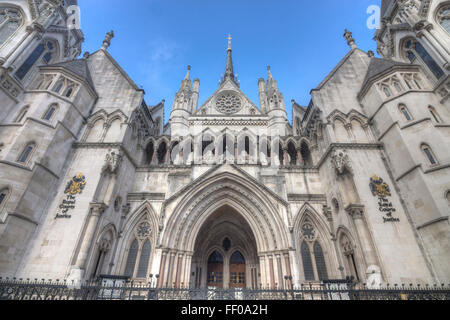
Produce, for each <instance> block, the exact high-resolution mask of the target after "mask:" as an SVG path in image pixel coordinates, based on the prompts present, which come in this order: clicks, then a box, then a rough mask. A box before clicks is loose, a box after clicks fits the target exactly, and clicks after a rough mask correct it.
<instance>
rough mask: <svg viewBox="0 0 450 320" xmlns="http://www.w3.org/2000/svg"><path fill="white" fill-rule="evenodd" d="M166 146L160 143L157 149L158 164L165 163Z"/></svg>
mask: <svg viewBox="0 0 450 320" xmlns="http://www.w3.org/2000/svg"><path fill="white" fill-rule="evenodd" d="M166 153H167V145H166V143H165V142H162V143H161V144H160V145H159V148H158V164H164V163H165V161H166Z"/></svg>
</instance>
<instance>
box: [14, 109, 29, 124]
mask: <svg viewBox="0 0 450 320" xmlns="http://www.w3.org/2000/svg"><path fill="white" fill-rule="evenodd" d="M28 109H29V107H28V106H26V107H23V109H22V110H21V111H20V112H19V114H18V115H17V117H16V120H15V121H14V122H16V123H19V122H22V120H23V118H25V116H26V115H27V113H28Z"/></svg>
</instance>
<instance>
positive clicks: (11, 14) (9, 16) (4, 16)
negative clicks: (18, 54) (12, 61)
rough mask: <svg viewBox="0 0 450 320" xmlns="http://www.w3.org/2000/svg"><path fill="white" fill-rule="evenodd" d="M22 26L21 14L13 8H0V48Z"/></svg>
mask: <svg viewBox="0 0 450 320" xmlns="http://www.w3.org/2000/svg"><path fill="white" fill-rule="evenodd" d="M22 24H23V17H22V13H21V12H20V11H19V10H18V9H15V8H11V7H3V6H2V7H0V47H1V46H2V45H3V44H4V43H5V42H6V41H7V40H8V39H9V38H10V37H11V36H12V35H13V34H14V32H16V31H17V29H19V28H20V27H21V26H22Z"/></svg>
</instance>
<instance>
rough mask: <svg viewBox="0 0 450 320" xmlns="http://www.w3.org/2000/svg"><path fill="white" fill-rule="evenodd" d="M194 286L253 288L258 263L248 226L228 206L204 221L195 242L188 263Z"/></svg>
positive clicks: (255, 283) (253, 238)
mask: <svg viewBox="0 0 450 320" xmlns="http://www.w3.org/2000/svg"><path fill="white" fill-rule="evenodd" d="M191 270H192V273H191V276H192V278H193V279H191V283H194V286H195V287H197V288H198V287H202V288H203V287H220V288H244V287H247V288H256V287H257V286H258V275H259V263H258V254H257V245H256V239H255V237H254V234H253V231H252V230H251V228H250V225H249V224H248V223H247V221H246V220H245V218H244V217H243V216H242V215H241V214H239V212H238V211H237V210H236V209H234V208H232V207H231V206H229V205H224V206H222V207H220V208H218V209H217V210H216V211H215V212H214V213H213V214H211V215H210V216H209V217H208V219H207V220H206V221H205V222H204V223H203V225H202V227H201V228H200V231H199V233H198V235H197V238H196V241H195V249H194V255H193V258H192V266H191Z"/></svg>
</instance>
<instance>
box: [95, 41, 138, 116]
mask: <svg viewBox="0 0 450 320" xmlns="http://www.w3.org/2000/svg"><path fill="white" fill-rule="evenodd" d="M87 63H88V68H89V72H90V74H91V78H92V82H93V83H94V85H95V89H96V91H97V93H98V96H99V99H98V101H97V103H96V105H95V108H94V110H93V112H96V111H98V110H101V109H103V110H106V111H107V112H108V113H112V112H114V111H115V110H117V109H120V110H121V111H122V112H123V113H124V114H126V115H127V116H130V115H131V114H132V112H133V111H134V109H135V108H136V107H137V106H139V105H140V104H141V103H142V100H143V95H144V91H143V90H142V89H139V88H138V87H137V86H136V84H135V83H134V82H133V81H132V80H131V79H130V78H129V77H128V75H127V74H126V73H125V72H124V71H123V69H122V68H120V67H119V66H118V64H117V62H115V60H114V59H113V58H112V57H111V56H110V55H109V54H108V53H107V52H105V51H104V50H99V51H97V52H95V53H94V54H92V55H91V56H90V57H89V58H88V59H87Z"/></svg>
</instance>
